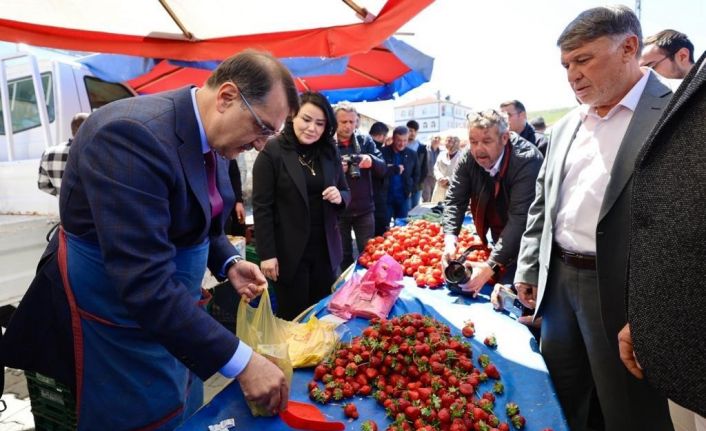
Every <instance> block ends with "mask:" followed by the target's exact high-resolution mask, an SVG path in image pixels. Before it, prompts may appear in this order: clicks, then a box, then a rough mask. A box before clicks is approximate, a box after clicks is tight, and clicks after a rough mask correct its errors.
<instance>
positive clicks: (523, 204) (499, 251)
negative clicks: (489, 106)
mask: <svg viewBox="0 0 706 431" xmlns="http://www.w3.org/2000/svg"><path fill="white" fill-rule="evenodd" d="M543 160H544V158H543V157H542V154H541V153H540V152H539V150H538V149H537V147H535V146H534V145H533V144H531V143H529V142H528V141H526V140H524V139H523V138H521V137H520V136H519V135H517V134H516V133H510V161H509V162H508V163H509V164H508V166H507V172H506V174H505V177H504V178H503V180H502V181H501V182H500V193H498V197H497V199H496V210H497V211H498V215H499V216H500V217H501V218H502V219H503V220H504V221H505V226H504V227H503V230H502V232H501V233H500V236H499V238H497V239H496V238H494V240H495V245H494V246H493V253H492V254H491V255H490V259H491V260H492V261H493V262H497V263H500V264H502V265H510V264H511V263H513V262H514V261H515V260H517V253H518V252H519V251H520V240H521V239H522V233H523V232H524V231H525V225H526V224H527V211H528V210H529V207H530V205H531V204H532V201H533V200H534V186H535V184H536V182H537V174H539V169H540V167H541V166H542V161H543ZM494 185H495V182H494V180H493V178H491V176H490V175H489V174H488V173H487V172H486V171H485V169H483V167H482V166H480V165H479V164H478V163H476V161H475V159H474V158H473V156H472V155H471V153H470V151H468V152H466V154H465V155H464V156H463V159H461V161H460V162H459V164H458V167H457V168H456V172H455V174H454V176H453V180H452V181H451V185H450V186H449V191H448V192H447V194H446V199H445V201H444V215H443V220H444V222H443V223H444V233H446V234H453V235H458V234H459V232H460V231H461V225H462V224H463V218H464V217H465V215H466V210H467V209H468V203H469V201H471V200H475V201H476V202H478V201H480V200H481V199H489V198H490V197H491V194H492V193H493V192H494ZM481 234H482V235H485V232H482V233H481Z"/></svg>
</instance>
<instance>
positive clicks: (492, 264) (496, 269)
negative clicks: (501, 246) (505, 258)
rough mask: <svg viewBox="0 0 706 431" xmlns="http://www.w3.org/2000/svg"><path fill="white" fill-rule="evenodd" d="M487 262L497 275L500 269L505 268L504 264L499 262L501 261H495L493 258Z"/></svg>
mask: <svg viewBox="0 0 706 431" xmlns="http://www.w3.org/2000/svg"><path fill="white" fill-rule="evenodd" d="M486 263H487V264H488V266H489V267H490V269H492V270H493V274H495V275H498V273H499V272H500V270H501V269H502V268H503V266H502V265H501V264H499V263H497V262H493V261H492V260H489V261H488V262H486Z"/></svg>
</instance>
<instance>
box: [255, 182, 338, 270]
mask: <svg viewBox="0 0 706 431" xmlns="http://www.w3.org/2000/svg"><path fill="white" fill-rule="evenodd" d="M321 196H323V198H324V200H325V201H329V202H331V203H332V204H334V205H338V204H340V203H341V192H340V191H338V189H337V188H336V186H330V187H326V190H324V191H323V193H321ZM265 275H267V274H265Z"/></svg>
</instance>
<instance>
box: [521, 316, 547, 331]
mask: <svg viewBox="0 0 706 431" xmlns="http://www.w3.org/2000/svg"><path fill="white" fill-rule="evenodd" d="M517 321H518V322H520V323H522V324H523V325H525V326H530V327H532V328H536V329H539V328H541V327H542V318H541V317H537V318H535V317H534V316H520V317H518V318H517Z"/></svg>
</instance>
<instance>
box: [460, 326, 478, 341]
mask: <svg viewBox="0 0 706 431" xmlns="http://www.w3.org/2000/svg"><path fill="white" fill-rule="evenodd" d="M461 333H462V334H463V336H464V337H466V338H471V337H473V335H474V334H475V329H474V328H473V326H471V325H466V326H464V327H463V329H461Z"/></svg>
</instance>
